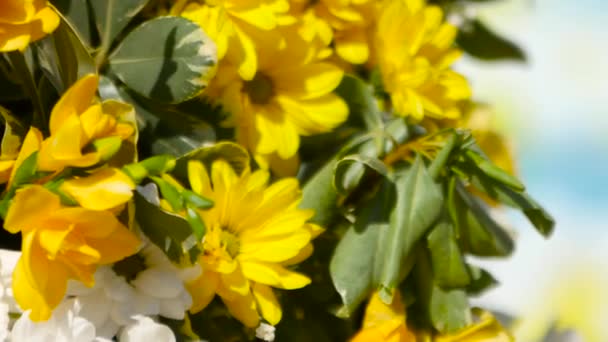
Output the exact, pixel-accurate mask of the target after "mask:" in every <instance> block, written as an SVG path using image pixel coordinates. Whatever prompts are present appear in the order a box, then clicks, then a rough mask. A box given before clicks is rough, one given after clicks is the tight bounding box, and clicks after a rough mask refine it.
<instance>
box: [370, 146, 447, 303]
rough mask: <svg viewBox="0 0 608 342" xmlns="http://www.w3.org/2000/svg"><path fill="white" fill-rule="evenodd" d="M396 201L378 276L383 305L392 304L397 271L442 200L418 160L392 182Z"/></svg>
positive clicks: (433, 216)
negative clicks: (382, 266)
mask: <svg viewBox="0 0 608 342" xmlns="http://www.w3.org/2000/svg"><path fill="white" fill-rule="evenodd" d="M395 183H396V186H397V201H396V203H395V207H394V209H393V212H392V213H391V217H390V226H389V232H388V241H389V243H388V245H387V246H386V248H385V258H384V260H385V263H384V269H383V271H382V276H381V278H380V279H381V280H380V283H381V287H382V288H381V291H380V295H381V296H382V298H383V300H384V301H385V302H390V301H391V300H392V296H393V292H394V289H395V288H396V287H397V286H398V284H399V282H400V281H401V280H402V279H403V277H404V276H405V274H403V269H402V268H401V267H400V266H401V265H403V263H404V262H405V260H406V258H407V257H408V255H409V254H410V252H411V251H412V248H413V247H414V245H415V244H416V243H417V242H418V241H419V240H420V239H421V238H422V236H423V235H424V234H425V233H426V232H427V230H428V229H429V228H430V227H431V225H432V224H433V222H434V221H435V220H436V219H437V217H438V216H439V214H440V213H441V208H442V205H443V196H442V193H441V188H440V187H439V185H437V184H436V183H435V182H434V181H433V179H432V178H431V176H430V175H429V173H428V172H427V169H426V167H425V166H424V163H423V162H422V159H421V158H420V157H417V158H416V161H415V162H414V164H413V165H412V166H411V167H409V168H408V169H406V170H405V172H402V173H401V174H398V175H397V176H396V179H395Z"/></svg>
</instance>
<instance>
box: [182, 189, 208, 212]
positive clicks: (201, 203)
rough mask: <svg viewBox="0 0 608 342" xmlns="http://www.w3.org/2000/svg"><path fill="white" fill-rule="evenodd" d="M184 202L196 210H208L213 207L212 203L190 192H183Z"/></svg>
mask: <svg viewBox="0 0 608 342" xmlns="http://www.w3.org/2000/svg"><path fill="white" fill-rule="evenodd" d="M182 196H183V197H184V200H186V202H187V203H188V204H190V205H191V206H193V207H194V208H196V209H209V208H212V207H213V201H211V200H210V199H208V198H205V197H203V196H201V195H199V194H197V193H195V192H192V191H190V190H183V191H182Z"/></svg>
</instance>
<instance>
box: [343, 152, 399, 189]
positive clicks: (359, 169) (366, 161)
mask: <svg viewBox="0 0 608 342" xmlns="http://www.w3.org/2000/svg"><path fill="white" fill-rule="evenodd" d="M366 167H368V168H370V169H371V170H374V171H375V172H377V173H378V174H379V175H381V176H383V177H386V178H390V177H392V175H391V174H390V172H389V170H388V168H387V167H386V165H384V163H383V162H382V161H381V160H379V159H377V158H373V157H366V156H363V155H360V154H355V155H350V156H346V157H344V158H342V159H340V160H339V161H338V162H337V163H336V166H335V169H334V182H333V185H334V187H335V188H336V190H338V193H340V194H347V193H348V192H350V191H352V190H353V189H354V188H355V187H357V186H358V185H359V182H360V181H361V178H362V177H363V174H364V173H365V168H366Z"/></svg>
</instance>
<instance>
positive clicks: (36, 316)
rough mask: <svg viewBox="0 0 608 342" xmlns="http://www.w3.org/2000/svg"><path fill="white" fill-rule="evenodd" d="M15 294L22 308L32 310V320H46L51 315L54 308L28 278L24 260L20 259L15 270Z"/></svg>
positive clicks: (13, 285)
mask: <svg viewBox="0 0 608 342" xmlns="http://www.w3.org/2000/svg"><path fill="white" fill-rule="evenodd" d="M12 287H13V295H14V297H15V300H16V301H17V304H19V307H20V308H21V310H32V312H31V313H30V319H31V320H32V321H45V320H48V319H49V318H50V317H51V314H52V312H53V308H52V307H50V306H49V305H48V304H47V302H46V301H45V299H44V297H42V294H41V293H40V292H39V291H38V290H36V289H34V288H33V286H32V285H31V284H30V282H29V281H28V280H27V277H26V274H25V270H24V269H23V260H21V259H19V261H18V262H17V265H16V267H15V270H14V271H13V284H12Z"/></svg>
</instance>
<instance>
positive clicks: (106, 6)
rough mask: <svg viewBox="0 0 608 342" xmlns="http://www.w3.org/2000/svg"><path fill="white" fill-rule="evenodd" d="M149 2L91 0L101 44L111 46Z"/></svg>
mask: <svg viewBox="0 0 608 342" xmlns="http://www.w3.org/2000/svg"><path fill="white" fill-rule="evenodd" d="M148 1H149V0H89V3H90V4H91V9H92V10H93V17H94V19H95V26H96V27H97V32H98V33H99V37H100V38H101V44H102V45H107V46H110V45H111V44H112V42H113V41H114V39H115V38H116V36H117V35H118V34H119V33H120V32H121V31H122V30H124V28H125V27H127V25H128V24H129V22H131V20H132V19H133V17H135V15H137V13H139V12H140V11H141V10H142V9H143V8H144V6H145V5H146V4H147V3H148Z"/></svg>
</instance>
